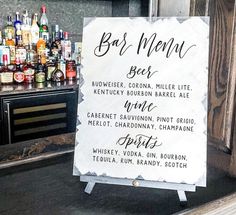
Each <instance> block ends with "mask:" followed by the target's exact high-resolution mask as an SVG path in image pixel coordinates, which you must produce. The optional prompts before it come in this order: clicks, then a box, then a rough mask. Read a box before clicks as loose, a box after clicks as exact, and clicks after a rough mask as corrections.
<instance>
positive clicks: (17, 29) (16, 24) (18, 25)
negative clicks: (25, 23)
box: [14, 12, 22, 45]
mask: <svg viewBox="0 0 236 215" xmlns="http://www.w3.org/2000/svg"><path fill="white" fill-rule="evenodd" d="M21 25H22V22H21V20H20V13H19V12H16V19H15V21H14V27H15V38H16V45H17V44H18V40H19V36H20V35H21Z"/></svg>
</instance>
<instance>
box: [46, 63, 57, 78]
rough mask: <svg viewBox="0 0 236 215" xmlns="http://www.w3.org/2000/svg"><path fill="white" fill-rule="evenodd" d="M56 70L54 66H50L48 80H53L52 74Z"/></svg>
mask: <svg viewBox="0 0 236 215" xmlns="http://www.w3.org/2000/svg"><path fill="white" fill-rule="evenodd" d="M55 69H56V67H54V66H49V67H48V69H47V80H48V81H49V80H51V78H52V73H53V71H54V70H55Z"/></svg>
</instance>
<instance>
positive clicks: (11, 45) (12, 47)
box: [6, 32, 16, 64]
mask: <svg viewBox="0 0 236 215" xmlns="http://www.w3.org/2000/svg"><path fill="white" fill-rule="evenodd" d="M6 45H7V46H8V47H9V48H10V63H11V64H14V63H15V60H16V49H15V42H14V40H13V39H12V34H11V32H9V33H8V39H7V40H6Z"/></svg>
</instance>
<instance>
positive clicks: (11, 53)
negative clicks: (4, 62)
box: [9, 46, 16, 63]
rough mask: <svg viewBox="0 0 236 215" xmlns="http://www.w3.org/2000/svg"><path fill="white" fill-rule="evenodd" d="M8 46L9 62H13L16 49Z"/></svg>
mask: <svg viewBox="0 0 236 215" xmlns="http://www.w3.org/2000/svg"><path fill="white" fill-rule="evenodd" d="M9 48H10V61H11V63H14V62H15V60H16V49H15V46H9Z"/></svg>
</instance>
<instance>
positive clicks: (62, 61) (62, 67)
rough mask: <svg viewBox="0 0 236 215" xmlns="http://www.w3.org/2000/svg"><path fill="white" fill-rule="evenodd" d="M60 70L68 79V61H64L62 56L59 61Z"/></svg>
mask: <svg viewBox="0 0 236 215" xmlns="http://www.w3.org/2000/svg"><path fill="white" fill-rule="evenodd" d="M58 68H59V69H60V70H61V71H62V72H63V74H64V77H66V61H65V60H64V59H63V57H62V56H61V58H60V59H59V60H58Z"/></svg>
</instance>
